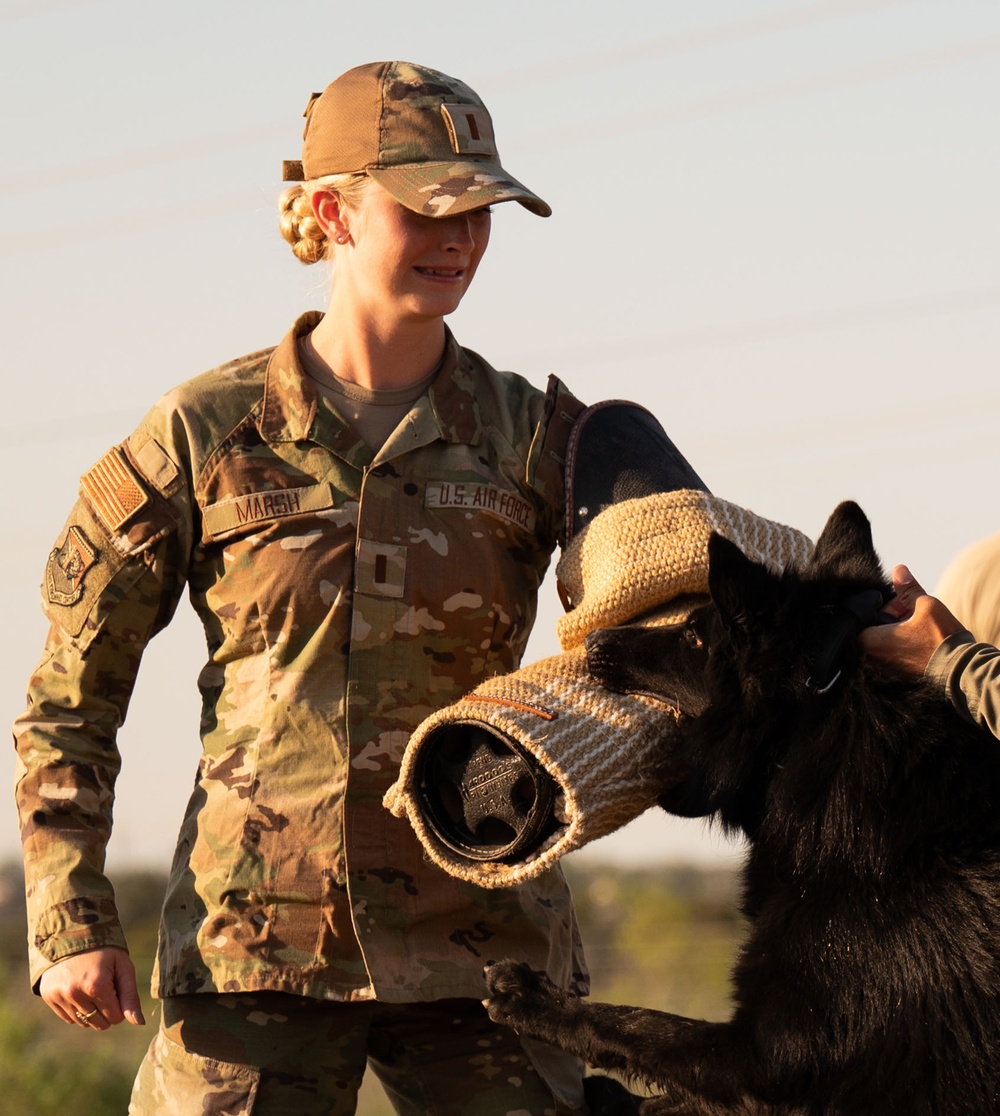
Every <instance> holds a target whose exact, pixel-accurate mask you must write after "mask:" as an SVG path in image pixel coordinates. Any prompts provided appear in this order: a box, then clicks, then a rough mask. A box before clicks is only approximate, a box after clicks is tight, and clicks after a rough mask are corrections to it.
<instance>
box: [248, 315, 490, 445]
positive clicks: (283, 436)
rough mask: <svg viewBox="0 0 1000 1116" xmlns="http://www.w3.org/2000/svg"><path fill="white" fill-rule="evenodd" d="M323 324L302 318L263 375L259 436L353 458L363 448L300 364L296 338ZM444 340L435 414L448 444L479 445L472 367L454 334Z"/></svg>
mask: <svg viewBox="0 0 1000 1116" xmlns="http://www.w3.org/2000/svg"><path fill="white" fill-rule="evenodd" d="M322 319H323V315H322V313H321V312H320V311H318V310H310V311H309V312H308V313H305V314H302V315H301V316H300V317H299V318H297V319H296V320H295V324H294V325H293V326H292V328H291V329H290V330H289V331H288V333H286V334H285V336H284V337H283V338H282V340H281V343H280V344H279V345H278V346H277V347H276V348H275V350H274V351H273V352H272V353H271V356H270V358H269V359H268V362H267V371H266V372H265V375H264V402H263V407H262V411H261V417H260V423H259V428H260V433H261V436H262V437H263V439H264V441H265V442H268V443H272V444H273V443H277V442H317V443H319V444H321V445H326V446H328V447H329V448H330V449H333V450H335V451H336V452H338V453H340V454H341V455H342V456H344V457H347V458H353V457H354V456H355V455H356V454H357V452H358V446H359V445H360V446H363V445H364V443H362V442H361V441H360V439H359V438H358V436H357V434H356V433H355V432H354V430H353V429H352V427H351V426H350V424H349V423H348V422H347V421H346V420H345V419H344V418H343V416H342V415H340V414H339V413H338V412H337V410H336V408H335V407H334V406H333V405H332V404H331V403H330V401H329V400H327V399H324V398H322V397H321V396H320V393H319V392H318V391H317V390H316V386H315V384H313V382H312V380H310V379H309V377H308V376H307V375H306V374H305V372H304V371H303V368H302V365H301V363H300V361H299V356H298V347H297V345H296V340H297V338H298V337H300V336H301V335H302V334H304V333H308V332H309V331H310V330H313V329H315V328H316V326H317V325H318V324H319V323H320V321H322ZM445 335H446V336H445V353H444V360H443V362H442V365H441V371H440V372H439V373H438V376H437V379H435V380H434V382H433V383H432V384H431V386H430V387H429V388H428V390H427V396H428V399H429V401H430V409H431V414H432V415H433V418H434V421H435V423H436V425H437V434H438V437H440V438H441V439H442V440H443V441H446V442H457V443H462V444H465V445H475V444H476V443H477V442H478V441H479V440H480V438H481V436H482V424H481V422H480V418H479V406H478V404H477V403H476V397H475V384H474V380H473V375H472V371H473V363H472V360H471V359H470V357H469V355H468V354H467V353H466V352H464V351H463V349H462V348H461V346H460V345H459V344H458V342H457V341H456V340H455V338H454V336H453V335H452V333H451V330H449V329H446V330H445Z"/></svg>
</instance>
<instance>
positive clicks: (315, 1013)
mask: <svg viewBox="0 0 1000 1116" xmlns="http://www.w3.org/2000/svg"><path fill="white" fill-rule="evenodd" d="M529 1049H530V1051H531V1053H530V1054H529ZM536 1065H537V1066H538V1067H540V1070H541V1072H540V1071H539V1068H536ZM366 1067H370V1068H371V1070H372V1072H374V1073H375V1074H376V1076H377V1077H378V1078H379V1080H380V1081H381V1083H382V1086H383V1088H384V1089H385V1091H386V1093H387V1094H388V1096H389V1098H390V1100H391V1102H392V1105H393V1107H394V1108H395V1110H396V1111H397V1112H398V1113H401V1114H404V1116H514V1114H515V1113H516V1114H517V1116H563V1114H569V1113H572V1112H582V1111H585V1108H584V1107H583V1098H582V1086H581V1083H580V1082H581V1077H582V1069H581V1067H580V1065H579V1063H577V1062H575V1060H574V1059H571V1058H570V1057H569V1055H566V1054H563V1053H562V1052H561V1051H555V1050H554V1049H553V1048H552V1047H541V1048H540V1047H538V1046H537V1045H532V1046H530V1047H526V1046H525V1045H522V1043H521V1040H520V1039H519V1038H518V1037H517V1035H515V1034H514V1032H513V1031H510V1030H508V1029H507V1028H505V1027H498V1026H497V1025H496V1024H494V1023H493V1022H492V1021H491V1020H490V1018H489V1016H488V1015H487V1014H486V1010H485V1008H483V1006H482V1004H480V1003H479V1002H478V1001H476V1000H438V1001H435V1002H431V1003H417V1004H383V1003H373V1002H363V1003H333V1002H327V1001H322V1000H311V999H307V998H305V997H300V996H293V995H288V994H285V993H282V992H254V993H231V994H223V995H215V994H198V995H193V996H171V997H168V998H167V999H165V1000H163V1019H162V1024H161V1027H160V1030H159V1031H158V1033H157V1035H156V1037H155V1038H154V1039H153V1042H152V1043H151V1045H150V1048H149V1051H148V1052H147V1054H146V1057H145V1059H144V1060H143V1063H142V1065H141V1066H140V1067H139V1073H138V1076H137V1077H136V1082H135V1087H134V1089H133V1093H132V1102H131V1104H130V1105H129V1116H195V1114H197V1116H350V1114H351V1113H353V1112H354V1111H355V1105H356V1101H357V1094H358V1088H359V1087H360V1085H361V1078H362V1076H363V1075H364V1072H365V1069H366ZM542 1074H544V1075H545V1076H544V1077H543V1076H542ZM557 1096H558V1097H559V1098H560V1099H558V1100H557V1099H556V1097H557Z"/></svg>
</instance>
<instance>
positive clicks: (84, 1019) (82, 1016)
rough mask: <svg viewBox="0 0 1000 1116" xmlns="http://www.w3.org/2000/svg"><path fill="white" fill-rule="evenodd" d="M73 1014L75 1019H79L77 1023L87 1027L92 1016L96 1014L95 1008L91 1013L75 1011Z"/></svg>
mask: <svg viewBox="0 0 1000 1116" xmlns="http://www.w3.org/2000/svg"><path fill="white" fill-rule="evenodd" d="M73 1014H74V1015H75V1016H76V1017H77V1019H79V1021H80V1022H81V1023H84V1024H86V1025H87V1026H88V1027H89V1026H90V1021H91V1019H93V1018H94V1016H95V1015H96V1014H97V1008H94V1010H93V1011H88V1012H86V1013H84V1012H82V1011H77V1012H74V1013H73Z"/></svg>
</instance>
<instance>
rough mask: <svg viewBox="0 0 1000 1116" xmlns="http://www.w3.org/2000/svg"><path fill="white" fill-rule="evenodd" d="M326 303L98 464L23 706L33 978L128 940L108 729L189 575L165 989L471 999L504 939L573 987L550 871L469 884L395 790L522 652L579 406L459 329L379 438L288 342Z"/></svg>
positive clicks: (68, 542) (557, 521) (558, 522)
mask: <svg viewBox="0 0 1000 1116" xmlns="http://www.w3.org/2000/svg"><path fill="white" fill-rule="evenodd" d="M318 320H319V315H316V314H307V315H305V316H304V317H303V318H301V319H300V320H299V321H298V322H297V323H296V325H295V327H293V330H292V331H291V332H290V333H289V334H288V336H286V338H285V339H284V340H283V341H282V343H281V344H280V345H279V346H278V347H277V348H276V349H274V350H265V351H263V352H259V353H254V354H251V355H250V356H247V357H244V358H242V359H240V360H237V361H234V362H232V363H230V364H226V365H223V366H222V367H220V368H218V369H216V370H215V371H213V372H209V373H207V374H205V375H203V376H201V377H198V378H196V379H194V380H192V381H190V382H189V383H187V384H184V385H183V386H181V387H179V388H177V389H176V390H175V391H173V392H171V393H169V394H168V395H166V396H165V397H164V398H163V399H162V400H161V401H160V402H159V403H158V404H157V406H156V407H154V408H153V410H152V411H151V412H150V413H149V414H148V415H147V417H146V418H145V420H144V421H143V423H142V425H141V426H140V427H139V428H138V430H137V431H136V432H135V433H134V434H133V435H132V436H131V437H130V438H128V440H127V441H125V442H124V443H123V444H121V445H120V446H118V447H115V448H114V449H112V450H111V451H109V453H108V454H106V455H105V456H104V458H102V460H101V461H100V462H99V463H98V464H97V465H96V466H94V468H93V469H91V470H90V471H89V472H88V473H86V474H85V475H84V477H83V479H82V481H81V496H80V500H79V501H78V503H77V504H76V506H75V508H74V510H73V512H72V514H71V516H70V518H69V521H68V523H67V525H66V528H65V530H64V533H63V534H62V536H60V538H59V540H58V541H57V544H56V547H55V549H54V550H53V551H52V554H51V556H50V559H49V562H48V566H47V568H46V575H45V583H44V585H43V606H44V608H45V609H46V612H47V614H48V616H49V618H50V620H51V622H52V625H51V629H50V635H49V639H48V643H47V646H46V649H45V653H44V657H43V658H42V660H41V663H40V664H39V666H38V668H37V670H36V671H35V673H34V675H33V677H32V679H31V683H30V691H29V699H28V700H29V706H28V710H27V712H26V713H25V714H24V715H23V716H22V717H20V718H19V719H18V723H17V725H16V739H17V747H18V753H19V764H18V789H17V798H18V807H19V811H20V817H21V825H22V837H23V843H24V850H25V866H26V875H27V890H28V912H29V927H30V929H29V943H30V950H31V960H32V981H33V983H35V984H36V986H37V981H38V978H39V976H40V975H41V973H42V972H43V971H44V969H45V968H46V967H48V966H49V965H51V964H52V963H53V962H55V961H58V960H60V959H61V958H63V957H66V956H68V955H70V954H73V953H77V952H81V951H83V950H87V949H92V948H97V947H103V946H124V944H125V940H124V937H123V933H122V929H121V926H120V923H119V920H118V916H117V913H116V909H115V904H114V897H113V892H112V888H111V885H110V884H109V882H108V880H107V879H106V877H105V875H104V871H103V867H104V850H105V845H106V841H107V838H108V836H109V832H110V827H111V805H112V795H113V786H114V781H115V775H116V772H117V770H118V767H119V754H118V750H117V747H116V743H115V737H116V731H117V729H118V726H119V724H120V723H121V721H122V720H123V718H124V716H125V712H126V708H127V705H128V700H129V695H130V692H131V689H132V686H133V682H134V679H135V675H136V671H137V669H138V666H139V660H140V657H141V654H142V651H143V648H144V646H145V645H146V643H147V642H148V640H149V639H150V638H151V637H152V636H153V635H154V634H155V633H156V632H157V631H158V630H160V629H161V628H162V627H163V626H164V625H165V624H166V623H167V622H168V621H169V619H170V617H171V615H172V614H173V611H174V608H175V606H176V604H177V601H178V599H179V596H180V594H181V592H182V589H183V587H184V586H185V584H186V585H187V586H188V588H189V592H190V596H191V600H192V602H193V605H194V608H195V609H196V611H197V613H198V615H199V616H200V618H201V620H202V622H203V623H204V626H205V631H206V634H207V639H208V649H209V658H208V662H207V663H206V665H205V667H204V669H203V670H202V672H201V675H200V678H199V687H200V689H201V692H202V697H203V716H202V741H203V755H202V758H201V760H200V764H199V770H198V777H197V781H196V784H195V789H194V791H193V794H192V796H191V799H190V802H189V804H188V807H187V810H186V813H185V816H184V820H183V823H182V826H181V831H180V835H179V839H178V845H177V852H176V855H175V859H174V865H173V869H172V872H171V876H170V882H169V886H168V891H167V897H166V903H165V908H164V915H163V921H162V925H161V932H160V944H159V954H158V960H157V971H156V973H155V974H154V990H156V991H157V993H158V994H159V995H171V994H181V993H190V992H198V991H236V990H243V989H272V990H277V991H285V992H292V993H298V994H302V995H306V996H312V997H318V998H327V999H372V998H377V999H381V1000H391V1001H412V1000H432V999H439V998H443V997H451V996H474V997H480V996H482V994H483V984H482V966H483V963H484V961H485V960H486V959H488V958H499V957H503V956H506V955H514V956H518V957H522V958H524V959H525V960H527V961H529V962H530V963H531V964H532V965H535V966H537V967H538V968H541V969H546V970H547V971H548V972H549V974H550V976H551V977H552V978H553V979H554V980H555V981H556V982H557V983H559V984H560V985H564V986H572V985H575V986H577V987H582V986H583V985H584V984H585V981H586V973H585V969H584V963H583V959H582V955H581V950H580V946H579V936H578V933H577V927H576V923H575V918H574V915H573V910H572V905H571V901H570V897H569V893H568V889H567V887H566V884H565V881H564V879H563V877H562V874H561V872H560V871H558V870H556V871H553V872H551V873H549V874H548V875H547V876H546V877H545V878H543V879H541V880H538V881H535V882H533V883H532V884H530V885H528V886H525V887H522V888H520V889H515V890H511V891H499V892H498V891H486V890H482V889H479V888H476V887H475V886H473V885H470V884H466V883H463V882H460V881H458V880H455V879H453V878H451V877H450V876H447V875H446V874H444V873H443V872H442V871H441V870H440V869H438V868H437V867H435V866H434V865H433V864H431V863H430V862H429V861H428V860H427V859H426V858H425V857H424V855H423V853H422V850H421V848H420V846H419V844H418V842H417V840H416V838H415V837H414V835H413V833H412V831H411V830H410V828H409V826H408V825H407V824H406V823H405V822H403V821H399V820H397V819H394V818H393V817H392V816H391V815H390V814H389V813H388V811H387V810H385V809H384V808H383V807H382V805H381V802H382V796H383V794H384V792H385V790H386V789H387V788H388V787H389V785H390V784H391V783H392V782H393V780H394V779H395V776H396V772H397V767H398V761H399V759H400V756H401V753H402V749H403V747H404V745H405V744H406V742H407V739H408V736H409V733H410V732H411V730H412V729H413V728H414V727H415V726H416V725H417V724H418V723H419V722H420V721H421V720H422V719H423V718H424V717H426V716H427V715H428V714H429V713H431V712H432V711H434V710H435V709H437V708H439V707H441V706H443V705H446V704H448V703H450V702H452V701H454V700H456V699H458V698H459V697H461V696H462V695H463V694H464V693H465V692H467V691H468V690H470V689H471V688H472V687H473V686H474V685H476V684H477V683H478V682H480V681H481V680H483V679H484V678H486V677H489V676H491V675H494V674H497V673H500V672H503V671H509V670H512V669H514V668H515V667H516V666H517V665H518V662H519V660H520V657H521V655H522V653H523V650H524V645H525V642H526V640H527V636H528V632H529V629H530V627H531V624H532V621H533V619H534V612H535V597H536V590H537V588H538V585H539V582H540V581H541V578H542V576H543V574H544V572H545V569H546V567H547V565H548V562H549V559H550V555H551V553H552V551H553V549H554V547H555V545H556V544H557V542H558V540H559V538H560V534H561V531H562V524H563V520H564V508H563V468H562V456H563V450H564V447H565V442H566V438H567V436H568V432H569V429H570V426H571V424H572V420H573V418H574V417H575V415H576V414H577V413H578V411H579V409H580V404H579V403H578V401H577V400H575V399H574V398H573V396H572V395H570V394H569V393H568V392H566V390H565V388H564V387H563V386H562V385H561V384H560V383H559V382H558V381H557V380H555V379H554V378H553V379H552V380H550V384H549V388H548V391H547V392H541V391H539V390H537V389H536V388H534V387H532V386H531V385H530V384H528V383H527V382H526V381H524V380H523V379H521V378H520V377H519V376H515V375H513V374H510V373H498V372H496V371H494V370H493V369H492V368H490V366H489V365H487V364H486V362H485V361H483V360H482V359H481V358H480V357H479V356H477V355H476V354H475V353H472V352H470V351H468V350H465V349H462V348H460V347H459V346H458V345H457V344H456V343H455V342H454V340H453V339H452V338H451V337H450V335H449V338H448V348H447V352H446V357H445V363H444V365H443V367H442V370H441V372H440V374H439V375H438V377H437V378H436V380H435V381H434V382H433V384H432V385H431V387H430V388H429V389H428V392H427V393H426V394H425V395H424V396H423V397H422V398H421V399H420V400H418V401H417V403H415V404H414V406H413V408H412V409H411V411H410V413H409V415H408V416H407V418H406V420H405V421H404V422H403V423H401V424H400V426H399V427H398V428H397V430H396V431H395V432H394V434H393V435H392V436H391V437H390V438H389V440H388V441H387V443H386V444H385V446H384V447H383V449H382V450H381V451H380V452H379V453H378V455H377V456H375V457H374V459H373V456H372V453H371V451H370V450H369V449H368V447H367V446H366V445H365V444H364V443H363V442H362V441H360V439H359V438H358V436H357V435H356V434H355V433H354V431H353V430H352V428H351V427H350V426H349V425H348V423H347V422H346V421H345V420H344V419H343V418H342V417H341V416H340V415H339V414H338V412H337V411H336V410H335V408H334V406H333V404H332V403H330V402H329V401H328V400H327V399H326V398H324V397H323V396H322V395H321V394H319V393H318V392H317V391H316V390H315V388H314V386H313V385H312V382H311V381H310V380H309V379H308V378H307V377H306V376H305V375H304V374H303V372H302V370H301V367H300V365H299V362H298V359H297V356H296V345H295V336H296V333H297V332H303V331H305V330H307V329H311V328H312V327H313V326H314V325H315V324H316V322H317V321H318Z"/></svg>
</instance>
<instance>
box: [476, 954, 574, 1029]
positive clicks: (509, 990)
mask: <svg viewBox="0 0 1000 1116" xmlns="http://www.w3.org/2000/svg"><path fill="white" fill-rule="evenodd" d="M485 973H486V988H487V990H488V991H489V994H490V995H489V999H488V1000H486V1010H487V1011H488V1012H489V1016H490V1018H491V1019H492V1020H493V1022H494V1023H503V1024H505V1025H506V1026H508V1027H513V1028H514V1029H515V1030H518V1029H520V1028H521V1027H522V1026H523V1025H524V1024H526V1023H527V1022H528V1021H529V1020H530V1019H531V1017H532V1016H533V1015H537V1014H538V1012H539V1011H540V1010H541V1009H542V1008H543V1007H544V1006H545V1005H547V1004H549V1003H551V1001H552V999H553V997H555V996H558V991H557V989H556V987H555V985H553V984H552V982H551V981H550V980H549V979H548V977H546V976H543V975H542V974H540V973H536V972H535V971H534V970H533V969H531V968H529V967H528V966H527V965H524V964H522V963H521V962H519V961H511V960H509V959H508V960H506V961H496V962H494V963H493V964H491V965H487V966H486V970H485Z"/></svg>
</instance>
